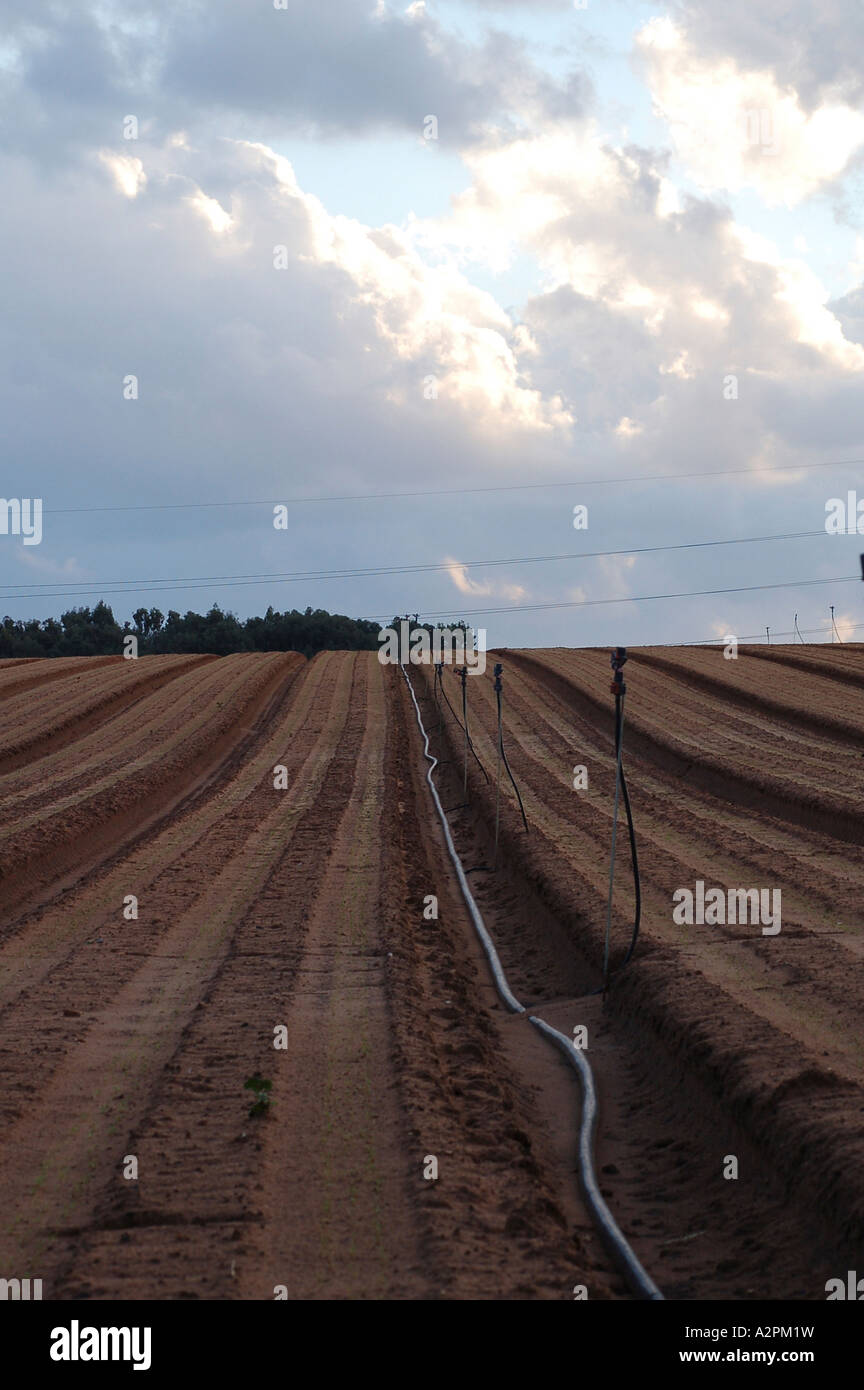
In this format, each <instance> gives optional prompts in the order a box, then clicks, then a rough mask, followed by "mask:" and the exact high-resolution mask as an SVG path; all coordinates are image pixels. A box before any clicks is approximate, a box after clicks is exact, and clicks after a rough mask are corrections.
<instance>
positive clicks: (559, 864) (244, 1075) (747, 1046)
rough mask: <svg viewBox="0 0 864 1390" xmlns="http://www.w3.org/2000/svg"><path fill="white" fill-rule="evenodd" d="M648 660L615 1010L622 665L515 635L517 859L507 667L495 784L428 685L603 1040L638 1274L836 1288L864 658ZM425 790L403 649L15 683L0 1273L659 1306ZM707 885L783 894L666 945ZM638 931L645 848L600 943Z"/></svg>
mask: <svg viewBox="0 0 864 1390" xmlns="http://www.w3.org/2000/svg"><path fill="white" fill-rule="evenodd" d="M631 658H632V659H631V662H630V663H629V664H628V667H627V669H626V676H627V681H628V694H627V698H626V724H625V766H626V769H627V776H628V781H629V787H630V796H631V800H632V803H633V810H634V815H635V819H636V831H637V837H638V844H639V852H640V865H641V874H642V897H643V920H642V931H641V936H640V940H639V943H638V946H637V950H636V953H635V956H634V958H633V960H632V961H631V963H630V964H629V965H628V966H627V968H626V969H625V970H623V971H621V972H620V974H616V975H615V976H614V977H613V982H612V987H611V989H610V991H609V994H608V996H607V998H606V1002H605V1005H604V1003H603V1000H602V997H601V996H600V995H598V994H596V993H593V991H595V990H596V989H597V987H598V985H599V984H600V982H601V972H600V966H601V961H602V954H603V937H604V930H605V910H606V893H607V888H608V871H609V845H610V839H611V824H612V805H613V790H614V772H615V765H614V758H613V747H612V698H611V695H610V694H609V693H608V692H609V666H608V654H607V653H605V652H597V651H569V650H555V651H530V652H527V651H526V652H503V653H499V654H498V659H500V660H501V661H502V662H503V663H504V738H505V748H506V751H507V754H508V757H509V761H510V765H511V767H512V770H513V774H514V776H515V778H516V780H517V783H518V784H519V787H520V790H521V792H522V797H523V800H524V803H525V810H526V815H527V818H528V824H529V830H528V833H526V832H525V830H524V828H523V825H522V821H521V817H520V816H519V813H518V808H517V805H516V801H515V797H514V796H513V793H512V790H511V788H510V786H509V783H507V782H506V779H505V781H504V782H502V786H501V841H500V845H499V849H498V854H497V861H496V860H495V852H494V845H493V829H494V823H495V808H496V792H495V771H496V737H497V735H496V712H495V694H494V690H493V687H492V680H491V663H490V669H489V670H488V671H487V673H486V674H485V675H483V676H479V675H478V676H472V677H471V678H470V680H469V683H468V684H469V702H470V704H469V710H470V723H471V731H472V736H473V739H474V745H475V748H476V751H477V755H478V757H479V759H480V762H481V763H482V764H483V767H484V769H485V773H486V776H488V778H489V781H488V782H487V780H486V777H485V776H484V774H483V772H481V770H480V768H479V767H478V766H477V764H476V763H475V762H473V761H472V763H471V765H470V767H469V774H468V800H467V804H466V797H465V795H464V793H463V771H462V742H461V740H462V734H461V730H460V728H459V727H458V725H457V723H456V722H455V719H454V717H453V715H452V714H451V712H450V710H449V709H447V707H446V705H444V704H442V703H441V702H440V701H439V700H438V699H437V698H436V695H435V692H434V690H433V683H432V680H431V678H430V673H429V672H428V670H427V669H426V668H411V669H410V671H409V674H410V676H411V679H412V681H413V683H414V686H415V690H416V692H417V696H418V699H419V701H420V705H421V710H422V713H423V718H424V720H425V723H426V727H427V729H429V731H430V734H431V735H432V743H433V751H435V752H436V753H437V754H438V756H439V757H440V758H441V759H442V765H441V767H440V769H439V773H438V785H439V788H440V790H441V793H442V796H443V799H444V805H445V807H447V808H448V811H449V813H450V822H451V826H452V829H453V833H454V838H455V840H456V844H457V848H458V850H459V852H460V855H461V857H462V860H463V863H464V864H465V866H466V868H467V869H470V871H471V872H470V875H469V878H470V882H471V884H472V889H473V891H474V892H475V894H476V896H477V900H478V902H479V904H480V907H481V910H482V911H483V914H484V917H485V919H486V922H487V925H488V926H489V929H490V931H491V932H492V935H493V937H494V938H495V940H496V943H497V945H498V948H499V951H500V954H501V958H502V962H503V964H504V968H505V970H506V971H507V974H508V977H509V980H510V983H511V985H512V987H513V988H514V990H515V992H516V993H517V995H519V997H520V998H521V999H522V1000H523V1002H524V1003H526V1005H528V1006H530V1007H531V1009H532V1010H533V1011H535V1012H537V1013H538V1014H539V1015H541V1016H542V1017H543V1018H545V1019H547V1020H548V1021H549V1022H550V1023H553V1024H554V1025H555V1026H556V1027H558V1028H560V1029H561V1030H562V1031H563V1032H566V1033H567V1034H572V1030H573V1028H574V1027H575V1026H577V1025H584V1026H585V1027H587V1029H588V1039H589V1042H588V1056H589V1057H590V1059H591V1062H592V1065H593V1066H594V1068H595V1072H596V1076H597V1080H598V1085H599V1089H600V1093H601V1105H602V1117H601V1118H602V1123H601V1128H600V1136H599V1148H598V1168H599V1170H600V1178H601V1183H602V1186H603V1190H604V1192H605V1194H606V1196H607V1200H608V1201H609V1204H610V1206H611V1208H612V1210H613V1212H614V1214H615V1215H616V1217H617V1219H618V1221H619V1224H620V1225H621V1226H622V1228H623V1230H624V1232H625V1234H626V1235H627V1237H628V1239H629V1240H630V1241H631V1243H632V1244H633V1247H634V1249H635V1250H636V1252H637V1254H638V1255H639V1258H640V1259H641V1260H642V1262H643V1264H644V1265H645V1266H646V1268H647V1269H648V1271H649V1272H650V1274H651V1275H652V1277H653V1278H654V1279H655V1280H656V1282H657V1283H658V1284H659V1285H660V1287H661V1289H662V1290H663V1292H664V1293H665V1294H666V1296H667V1297H670V1298H686V1299H699V1298H738V1299H749V1298H753V1299H764V1298H794V1299H799V1298H800V1299H822V1298H824V1297H825V1282H826V1280H827V1279H828V1278H830V1277H833V1276H836V1275H844V1274H845V1271H846V1270H847V1268H855V1267H856V1266H855V1252H856V1251H860V1246H861V1240H862V1237H864V1176H862V1175H864V1039H862V1030H861V1018H862V1005H864V959H862V957H864V930H862V926H864V924H862V913H861V906H860V905H861V902H862V888H864V797H862V793H864V652H862V650H861V649H860V648H855V647H852V646H846V647H843V648H842V649H841V648H831V647H819V648H817V647H811V649H810V652H807V653H805V652H804V651H803V647H800V646H799V647H797V648H778V647H773V648H771V649H770V650H769V649H766V648H742V649H740V654H739V658H738V659H737V660H736V661H726V660H724V659H723V657H722V653H721V652H719V651H716V650H710V651H709V650H701V649H681V648H678V649H659V648H658V649H644V650H634V651H632V652H631ZM444 684H445V689H446V690H447V693H448V695H449V697H450V700H451V701H452V703H453V705H454V707H455V708H457V709H458V704H457V700H456V692H457V691H458V689H459V687H458V682H457V681H456V679H455V678H454V676H453V674H452V672H450V671H449V670H445V673H444ZM577 765H582V766H584V767H585V768H586V769H587V772H588V786H587V788H585V789H582V790H574V786H573V770H574V767H575V766H577ZM425 771H426V764H425V762H424V760H423V757H422V742H421V740H420V737H419V732H418V729H417V725H416V721H415V716H414V710H413V706H412V704H411V700H410V696H409V694H408V690H407V687H406V684H405V681H404V680H403V677H402V675H401V673H400V672H399V670H398V668H393V667H382V666H381V664H380V663H379V662H378V660H377V657H376V654H375V653H340V652H327V653H322V654H320V655H319V656H317V657H315V658H314V659H313V660H311V661H308V662H307V661H305V660H304V659H303V658H302V657H300V656H297V655H296V654H290V653H289V654H285V653H272V654H260V655H238V656H231V657H224V658H213V657H184V656H169V657H158V658H157V657H147V658H142V659H141V660H139V661H123V660H122V659H120V658H116V659H115V658H86V659H75V658H71V659H68V660H52V661H22V662H6V663H3V664H2V666H0V808H2V820H0V1073H2V1094H0V1273H3V1274H4V1275H5V1277H7V1278H12V1277H18V1278H28V1277H29V1278H41V1279H42V1280H43V1287H44V1294H43V1296H44V1297H45V1298H51V1299H80V1298H90V1299H113V1298H135V1297H145V1298H169V1299H272V1298H274V1296H280V1295H284V1296H287V1297H288V1298H292V1299H310V1298H403V1299H430V1298H442V1297H443V1298H493V1299H498V1298H531V1299H533V1298H541V1299H569V1298H572V1297H573V1289H574V1286H576V1285H580V1284H581V1285H584V1286H585V1287H586V1288H587V1290H588V1296H589V1298H592V1299H595V1298H599V1299H609V1298H624V1297H628V1296H629V1295H628V1293H627V1290H626V1288H625V1286H624V1285H623V1283H622V1281H621V1279H620V1277H619V1275H618V1274H617V1273H616V1271H615V1270H614V1268H613V1267H612V1265H611V1263H610V1261H609V1259H608V1257H607V1255H606V1254H605V1252H604V1250H603V1248H602V1246H601V1244H600V1241H599V1238H598V1237H597V1235H596V1233H595V1232H594V1229H593V1227H592V1226H591V1224H590V1222H589V1220H588V1217H587V1215H586V1213H585V1211H584V1208H583V1206H582V1203H581V1200H580V1197H579V1191H578V1185H577V1180H576V1173H575V1133H576V1124H577V1119H578V1113H579V1097H578V1088H577V1086H576V1083H575V1078H574V1076H573V1073H572V1072H570V1071H569V1070H568V1069H567V1067H566V1065H565V1064H564V1062H563V1060H562V1059H561V1058H560V1057H559V1056H558V1055H557V1054H556V1053H554V1052H553V1050H552V1049H550V1048H549V1047H548V1044H547V1043H546V1042H545V1041H544V1040H543V1038H542V1037H541V1036H540V1035H539V1034H538V1033H537V1031H536V1030H535V1029H533V1028H531V1027H530V1026H529V1025H528V1023H527V1020H526V1019H525V1018H524V1017H514V1016H511V1015H508V1014H507V1013H506V1012H505V1011H504V1009H503V1008H502V1007H501V1005H500V1004H499V1002H498V998H497V995H496V994H495V991H494V989H493V987H492V984H491V981H490V978H489V975H488V970H487V967H486V964H485V960H484V958H483V956H482V954H481V952H480V950H479V947H478V946H477V944H476V941H475V938H474V935H473V932H472V928H471V925H470V919H469V917H468V914H467V911H466V909H465V907H464V905H463V903H462V899H461V896H460V894H459V890H458V886H457V884H456V881H455V878H454V875H453V871H452V868H451V866H450V863H449V860H448V858H447V856H446V853H445V851H444V846H443V840H442V837H441V834H440V829H439V826H438V823H437V820H436V818H435V816H434V812H433V808H432V803H431V799H430V797H429V792H428V788H427V786H426V785H425V780H424V779H425ZM698 880H702V881H704V882H705V884H706V887H714V886H719V887H721V888H722V889H723V890H724V891H725V890H727V889H730V888H735V889H737V888H751V887H757V888H760V889H770V890H775V889H779V890H780V891H781V892H782V929H781V930H780V931H779V932H778V933H777V934H775V935H763V934H762V932H761V930H760V927H759V926H758V925H753V924H750V923H737V924H731V925H701V924H693V925H678V924H676V922H675V921H674V920H673V915H672V904H673V894H674V893H675V892H676V890H678V889H680V888H688V887H689V888H691V889H692V888H693V887H694V885H695V883H696V882H697V881H698ZM430 895H434V896H435V897H436V898H437V901H438V915H437V918H430V917H429V915H428V912H427V913H426V914H425V915H424V903H426V902H427V901H428V899H429V897H430ZM632 911H633V888H632V880H631V877H630V867H629V862H628V845H627V837H626V827H622V828H621V829H620V830H619V840H618V858H617V869H616V890H615V900H614V912H613V919H612V963H613V966H615V965H618V964H619V963H620V961H621V959H622V958H623V955H624V951H625V949H626V946H627V943H628V941H629V937H630V928H631V922H632ZM256 1077H257V1078H263V1079H264V1080H265V1081H267V1082H270V1083H271V1085H270V1089H269V1090H268V1091H267V1092H266V1096H267V1098H268V1099H269V1104H268V1105H267V1106H266V1107H261V1109H260V1112H259V1113H250V1111H251V1110H252V1109H253V1108H254V1104H253V1103H254V1101H255V1094H256V1093H254V1092H253V1091H252V1090H250V1089H249V1088H247V1087H246V1085H245V1083H246V1082H247V1081H249V1080H250V1079H252V1078H256ZM730 1158H734V1159H735V1161H736V1163H737V1174H738V1175H737V1177H729V1176H728V1172H729V1167H730V1165H729V1159H730ZM436 1169H437V1176H433V1174H434V1172H435V1171H436ZM724 1172H725V1173H726V1174H727V1175H726V1176H724ZM859 1262H860V1261H859Z"/></svg>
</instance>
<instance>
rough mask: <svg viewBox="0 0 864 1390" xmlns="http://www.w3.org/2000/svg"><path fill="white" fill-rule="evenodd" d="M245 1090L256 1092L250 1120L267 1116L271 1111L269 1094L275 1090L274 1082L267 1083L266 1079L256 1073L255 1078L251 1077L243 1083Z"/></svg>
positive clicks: (250, 1108)
mask: <svg viewBox="0 0 864 1390" xmlns="http://www.w3.org/2000/svg"><path fill="white" fill-rule="evenodd" d="M243 1089H244V1090H245V1091H254V1092H255V1099H254V1100H253V1102H252V1104H251V1105H250V1106H249V1118H250V1119H252V1117H253V1116H255V1115H266V1114H267V1111H268V1110H269V1109H270V1095H269V1093H270V1091H271V1090H272V1089H273V1082H272V1081H265V1079H264V1077H263V1076H261V1075H260V1073H259V1072H257V1071H256V1072H255V1075H254V1076H250V1077H249V1080H248V1081H244V1082H243Z"/></svg>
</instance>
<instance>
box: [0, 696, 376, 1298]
mask: <svg viewBox="0 0 864 1390" xmlns="http://www.w3.org/2000/svg"><path fill="white" fill-rule="evenodd" d="M348 684H350V682H349V681H348V680H347V677H346V676H345V675H343V676H342V677H341V678H340V679H338V680H337V687H338V695H339V703H340V706H341V708H340V710H339V715H341V720H342V721H343V722H344V718H345V717H346V712H347V706H348V699H347V688H346V687H347V685H348ZM328 713H331V714H332V713H333V711H332V710H330V711H328V708H327V702H323V709H322V720H321V724H320V727H319V730H318V737H317V739H316V741H315V742H314V743H313V744H311V745H310V746H308V747H307V748H305V749H303V750H297V752H296V753H295V760H297V759H299V766H298V770H297V776H296V777H295V779H294V782H293V784H292V785H291V787H290V788H289V790H288V791H287V792H285V793H282V794H281V796H278V795H277V796H274V795H273V794H272V792H271V795H270V797H269V798H268V803H269V808H270V809H268V810H267V812H266V815H265V816H264V817H262V818H261V820H260V823H259V824H258V825H256V826H254V827H253V828H252V830H251V832H250V833H249V834H248V835H247V836H246V838H245V840H244V842H243V844H242V845H240V846H237V852H236V853H234V854H233V855H231V856H230V857H229V858H228V860H227V862H225V861H224V860H223V859H222V858H221V857H220V856H219V854H218V851H217V853H216V854H215V855H214V857H213V859H212V860H211V865H210V869H211V874H210V879H209V881H206V880H205V882H204V884H203V885H202V886H201V888H200V891H199V893H198V895H197V897H196V899H195V901H194V902H193V903H192V904H191V906H189V907H188V908H187V910H186V911H185V912H183V913H181V914H179V915H178V917H177V918H176V919H175V920H174V921H173V922H171V923H170V926H169V929H168V931H167V932H165V933H163V935H162V937H161V939H160V942H159V943H158V946H157V948H156V949H154V950H153V952H152V953H151V954H149V955H147V956H146V957H144V958H143V963H142V964H141V965H140V966H139V968H138V969H137V971H136V972H135V974H134V975H133V976H132V977H131V979H129V980H128V981H126V982H125V983H124V984H123V985H122V987H121V988H120V990H119V991H118V992H117V993H116V994H114V995H113V996H111V997H110V998H109V999H107V1000H105V999H103V1001H102V1004H101V1007H100V1008H99V1009H98V1010H97V1012H96V1014H95V1017H94V1018H93V1019H92V1020H87V1023H88V1025H89V1026H87V1027H86V1031H85V1033H84V1035H83V1037H81V1038H80V1039H79V1040H78V1041H77V1046H75V1048H74V1049H73V1050H71V1051H70V1053H69V1055H68V1057H66V1058H65V1059H64V1060H63V1061H61V1064H60V1066H59V1067H57V1068H56V1070H55V1071H54V1073H53V1075H52V1076H51V1077H50V1079H49V1080H48V1082H47V1084H46V1085H45V1086H44V1087H39V1086H38V1085H37V1086H36V1087H35V1088H34V1090H35V1094H33V1095H32V1096H31V1103H30V1105H29V1106H28V1107H27V1108H26V1109H25V1110H24V1112H23V1114H22V1116H21V1118H20V1119H19V1121H18V1123H17V1125H16V1126H15V1127H14V1128H13V1129H12V1130H11V1132H10V1131H7V1132H6V1134H5V1135H4V1145H3V1149H2V1151H0V1211H3V1212H4V1213H6V1214H7V1220H6V1222H5V1223H4V1227H3V1233H2V1234H3V1256H4V1259H5V1260H6V1262H7V1263H10V1262H11V1263H12V1264H14V1266H15V1267H16V1268H18V1267H33V1268H36V1267H38V1268H40V1270H44V1274H42V1273H40V1274H39V1275H37V1276H35V1277H43V1278H45V1279H46V1290H49V1294H48V1296H49V1297H50V1296H51V1293H50V1289H51V1287H52V1281H53V1279H54V1276H55V1272H56V1271H57V1269H58V1267H62V1266H64V1265H65V1264H67V1263H68V1261H69V1259H70V1258H71V1257H72V1255H73V1252H74V1241H75V1239H76V1233H77V1232H78V1231H79V1230H81V1229H82V1228H85V1227H86V1226H88V1225H89V1223H90V1222H91V1221H92V1220H93V1213H94V1210H95V1208H96V1206H97V1205H98V1194H99V1193H100V1191H104V1190H105V1189H106V1187H107V1189H108V1190H109V1191H111V1190H112V1187H113V1194H114V1195H116V1192H117V1190H118V1185H119V1190H120V1192H121V1193H122V1195H123V1196H124V1197H126V1198H127V1200H128V1196H129V1186H130V1185H129V1184H128V1183H127V1182H126V1181H125V1180H123V1179H122V1177H120V1176H119V1173H120V1167H121V1163H120V1160H121V1158H122V1156H123V1154H124V1153H129V1152H136V1150H134V1149H130V1148H128V1147H125V1146H124V1145H122V1144H121V1143H120V1135H121V1134H122V1133H124V1132H127V1133H128V1129H129V1125H130V1122H132V1121H133V1120H134V1117H135V1116H136V1115H140V1114H141V1112H142V1111H143V1110H144V1109H145V1107H146V1105H147V1101H148V1097H149V1096H150V1094H151V1091H152V1087H153V1085H154V1080H155V1078H157V1077H158V1076H159V1074H160V1072H161V1071H162V1069H163V1068H164V1067H165V1065H166V1063H168V1062H169V1061H170V1058H171V1054H172V1052H173V1051H174V1049H175V1048H176V1046H177V1042H178V1040H179V1038H180V1036H181V1034H182V1032H183V1028H184V1026H185V1025H186V1023H187V1021H188V1019H189V1016H190V1015H191V1014H192V1012H193V1011H194V1010H195V1007H196V1004H197V1003H198V1001H199V1000H200V998H201V997H202V995H204V994H205V993H206V986H207V984H208V982H209V981H210V979H211V978H212V977H213V975H214V974H215V973H216V972H217V971H218V969H219V966H220V964H221V963H222V962H223V960H224V958H225V956H226V954H227V953H228V951H229V948H230V943H231V938H232V934H233V932H234V930H235V929H236V924H237V922H238V921H242V920H244V919H245V913H246V911H247V909H248V908H249V906H250V904H251V903H253V902H254V900H255V898H256V897H257V896H259V895H260V894H261V893H262V891H263V889H264V887H265V885H266V884H267V882H268V880H269V878H270V876H271V874H272V872H273V864H274V861H278V862H284V859H285V857H286V855H287V854H288V853H289V852H290V851H289V849H288V848H286V846H290V843H291V841H292V839H293V838H294V836H295V834H297V833H298V831H302V827H303V825H304V824H305V818H306V816H307V815H308V812H309V810H310V808H311V807H312V806H313V804H314V801H315V798H316V797H317V796H318V795H319V793H320V788H321V785H322V783H323V781H324V779H325V776H326V773H327V771H328V768H329V763H330V758H331V756H332V750H333V747H334V744H335V740H336V739H337V738H338V736H339V731H340V728H341V723H340V718H339V717H338V716H337V717H336V718H335V719H334V718H332V717H331V718H328V717H327V716H328ZM293 751H294V750H292V752H293ZM261 771H262V773H263V774H264V775H265V776H269V774H270V771H271V769H270V767H269V766H268V767H266V768H264V769H262V770H261ZM270 786H271V787H272V780H271V781H270ZM264 794H265V795H266V792H265V793H264ZM260 795H261V792H260V791H259V796H260ZM274 803H275V809H273V806H274ZM265 804H267V803H265ZM223 849H224V847H223ZM240 1085H241V1087H242V1081H241V1083H240ZM240 1095H241V1097H242V1095H243V1092H242V1089H241V1090H240ZM49 1117H50V1118H49ZM46 1135H47V1136H50V1138H49V1140H48V1142H47V1143H46ZM129 1142H132V1141H131V1140H127V1143H129ZM112 1177H113V1184H112V1181H111V1179H112ZM135 1190H136V1191H137V1192H138V1193H139V1200H140V1187H137V1188H136V1189H135ZM10 1213H15V1215H14V1216H11V1219H10V1216H9V1214H10ZM64 1232H65V1233H66V1234H64ZM70 1242H71V1243H72V1244H71V1245H70Z"/></svg>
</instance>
